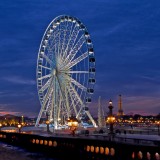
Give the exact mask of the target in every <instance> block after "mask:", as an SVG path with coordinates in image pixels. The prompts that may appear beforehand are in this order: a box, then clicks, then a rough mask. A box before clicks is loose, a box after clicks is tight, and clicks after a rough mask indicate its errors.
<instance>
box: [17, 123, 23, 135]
mask: <svg viewBox="0 0 160 160" xmlns="http://www.w3.org/2000/svg"><path fill="white" fill-rule="evenodd" d="M21 127H22V125H21V124H18V132H19V133H21Z"/></svg>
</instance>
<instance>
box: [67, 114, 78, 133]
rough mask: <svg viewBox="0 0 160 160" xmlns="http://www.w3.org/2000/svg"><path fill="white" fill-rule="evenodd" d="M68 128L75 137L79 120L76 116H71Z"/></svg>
mask: <svg viewBox="0 0 160 160" xmlns="http://www.w3.org/2000/svg"><path fill="white" fill-rule="evenodd" d="M68 126H69V127H70V130H71V131H72V135H73V136H74V135H75V131H76V129H77V127H78V120H77V118H76V117H75V116H73V115H72V116H71V117H70V118H69V119H68Z"/></svg>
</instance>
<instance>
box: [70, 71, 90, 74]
mask: <svg viewBox="0 0 160 160" xmlns="http://www.w3.org/2000/svg"><path fill="white" fill-rule="evenodd" d="M67 73H72V74H74V73H75V74H83V73H84V74H88V73H89V71H68V72H67Z"/></svg>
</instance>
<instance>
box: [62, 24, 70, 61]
mask: <svg viewBox="0 0 160 160" xmlns="http://www.w3.org/2000/svg"><path fill="white" fill-rule="evenodd" d="M68 26H69V24H68V22H66V25H65V27H64V31H63V33H64V34H63V39H62V46H61V51H60V58H62V56H63V53H64V50H65V48H66V45H67V44H66V41H67V31H68V30H67V28H68Z"/></svg>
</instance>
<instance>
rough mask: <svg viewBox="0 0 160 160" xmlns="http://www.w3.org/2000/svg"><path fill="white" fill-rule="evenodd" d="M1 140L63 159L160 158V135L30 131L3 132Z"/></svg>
mask: <svg viewBox="0 0 160 160" xmlns="http://www.w3.org/2000/svg"><path fill="white" fill-rule="evenodd" d="M0 141H2V142H5V143H9V144H11V145H16V146H20V147H23V148H25V149H27V150H29V151H32V152H41V153H44V155H47V156H49V157H53V158H56V157H57V158H60V159H62V160H63V159H66V158H67V159H68V158H69V159H71V160H72V159H74V160H75V155H76V160H91V159H94V160H105V159H113V160H128V159H129V160H132V159H133V160H138V159H146V160H149V159H152V160H158V159H159V158H160V136H158V135H154V136H153V135H152V136H151V135H147V136H146V135H138V134H136V135H131V134H130V135H129V134H121V135H115V136H109V135H108V134H89V135H88V134H86V135H84V134H83V135H75V136H72V135H71V134H65V135H64V134H48V133H41V134H27V133H7V132H3V131H1V132H0Z"/></svg>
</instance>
